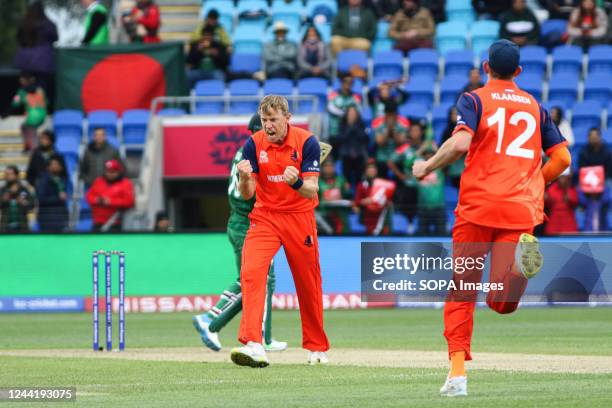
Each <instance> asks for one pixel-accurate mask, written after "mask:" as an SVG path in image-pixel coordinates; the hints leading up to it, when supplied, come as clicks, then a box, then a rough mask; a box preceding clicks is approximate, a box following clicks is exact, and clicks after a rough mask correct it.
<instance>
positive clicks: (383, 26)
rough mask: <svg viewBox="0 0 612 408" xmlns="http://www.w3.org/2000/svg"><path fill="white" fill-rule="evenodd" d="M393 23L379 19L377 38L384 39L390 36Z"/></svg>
mask: <svg viewBox="0 0 612 408" xmlns="http://www.w3.org/2000/svg"><path fill="white" fill-rule="evenodd" d="M390 25H391V24H390V23H389V22H388V21H385V20H379V21H378V24H377V25H376V38H377V39H379V38H380V39H384V38H389V26H390Z"/></svg>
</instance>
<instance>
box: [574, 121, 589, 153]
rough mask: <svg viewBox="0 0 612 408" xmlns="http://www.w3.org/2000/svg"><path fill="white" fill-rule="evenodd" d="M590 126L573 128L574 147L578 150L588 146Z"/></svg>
mask: <svg viewBox="0 0 612 408" xmlns="http://www.w3.org/2000/svg"><path fill="white" fill-rule="evenodd" d="M589 130H591V128H590V127H589V126H572V132H573V133H574V146H577V147H578V148H580V147H582V146H584V145H585V144H587V141H588V137H589Z"/></svg>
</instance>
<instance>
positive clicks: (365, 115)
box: [361, 106, 374, 127]
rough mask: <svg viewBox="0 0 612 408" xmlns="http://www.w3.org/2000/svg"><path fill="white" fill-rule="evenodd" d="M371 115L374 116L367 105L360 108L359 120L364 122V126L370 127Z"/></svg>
mask: <svg viewBox="0 0 612 408" xmlns="http://www.w3.org/2000/svg"><path fill="white" fill-rule="evenodd" d="M372 116H374V115H373V114H372V108H370V107H369V106H364V107H363V108H362V109H361V120H363V123H365V125H366V127H370V125H371V122H372V119H373V118H372Z"/></svg>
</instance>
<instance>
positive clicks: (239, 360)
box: [231, 341, 270, 368]
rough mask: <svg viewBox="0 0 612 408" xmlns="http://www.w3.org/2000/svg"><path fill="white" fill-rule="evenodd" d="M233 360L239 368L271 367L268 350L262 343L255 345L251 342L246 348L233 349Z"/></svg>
mask: <svg viewBox="0 0 612 408" xmlns="http://www.w3.org/2000/svg"><path fill="white" fill-rule="evenodd" d="M231 359H232V361H233V362H234V363H235V364H237V365H239V366H247V367H253V368H264V367H267V366H268V365H270V362H269V361H268V356H266V350H264V348H263V346H262V345H261V343H255V342H254V341H249V342H248V343H247V345H246V346H242V347H236V348H234V349H232V353H231Z"/></svg>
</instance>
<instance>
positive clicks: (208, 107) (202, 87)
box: [194, 79, 225, 114]
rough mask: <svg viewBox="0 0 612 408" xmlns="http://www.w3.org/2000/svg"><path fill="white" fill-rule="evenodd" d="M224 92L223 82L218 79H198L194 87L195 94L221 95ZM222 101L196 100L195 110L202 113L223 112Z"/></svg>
mask: <svg viewBox="0 0 612 408" xmlns="http://www.w3.org/2000/svg"><path fill="white" fill-rule="evenodd" d="M224 93H225V83H224V82H223V81H221V80H219V79H206V80H203V81H198V82H197V83H196V85H195V88H194V94H195V96H217V97H218V96H223V95H224ZM224 105H225V104H224V102H223V101H221V100H219V101H205V102H196V104H195V112H194V113H202V114H215V113H223V111H224Z"/></svg>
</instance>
